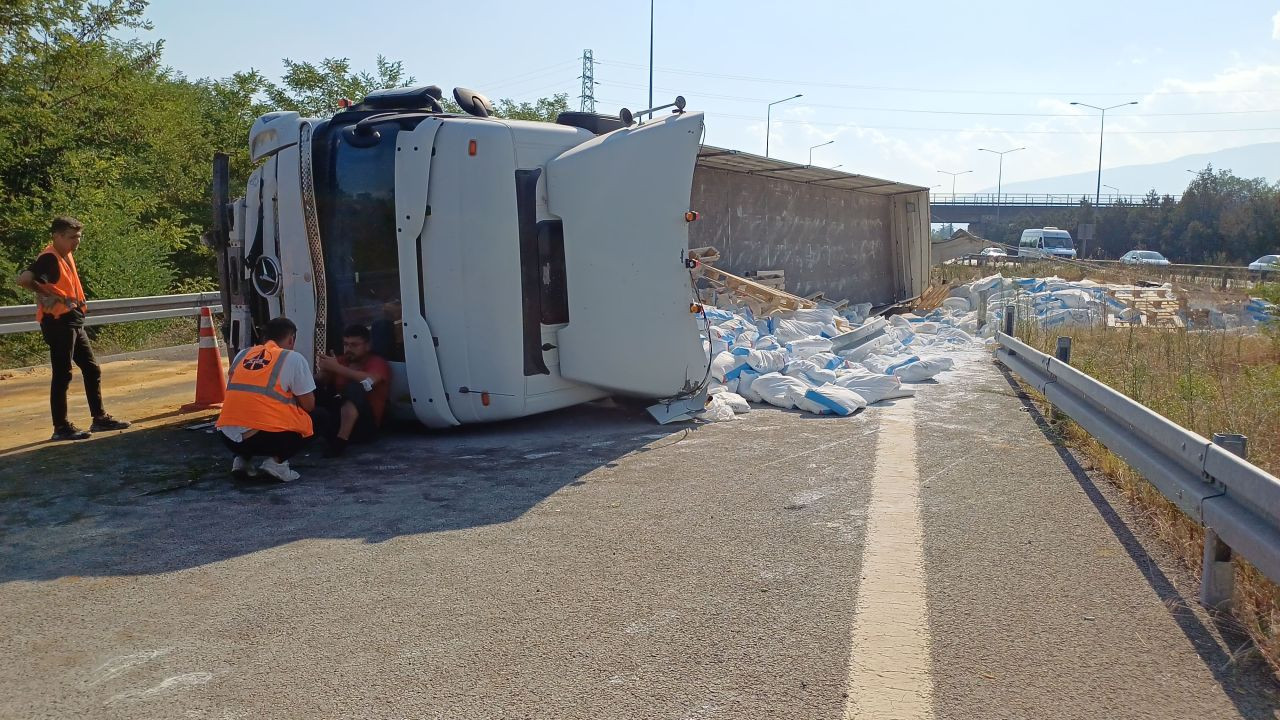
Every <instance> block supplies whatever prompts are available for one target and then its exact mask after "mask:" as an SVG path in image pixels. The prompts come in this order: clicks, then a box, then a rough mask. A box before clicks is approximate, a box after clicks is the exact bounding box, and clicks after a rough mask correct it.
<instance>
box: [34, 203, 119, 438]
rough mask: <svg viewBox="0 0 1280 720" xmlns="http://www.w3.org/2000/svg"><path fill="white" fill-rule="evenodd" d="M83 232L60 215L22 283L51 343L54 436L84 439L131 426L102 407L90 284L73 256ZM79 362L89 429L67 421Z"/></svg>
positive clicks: (47, 341) (100, 375)
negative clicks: (88, 321)
mask: <svg viewBox="0 0 1280 720" xmlns="http://www.w3.org/2000/svg"><path fill="white" fill-rule="evenodd" d="M83 232H84V224H83V223H81V222H80V221H79V220H76V219H75V218H72V217H66V216H62V217H56V218H54V219H53V225H52V227H50V229H49V234H50V241H49V245H48V247H46V248H45V249H44V251H43V252H41V253H40V256H39V257H37V258H36V261H35V262H33V263H31V266H30V267H28V268H27V269H26V270H24V271H23V272H22V274H21V275H19V276H18V284H19V285H21V286H22V287H24V288H26V289H28V290H30V291H32V292H34V293H35V294H36V322H38V323H40V333H41V334H42V335H43V336H44V341H45V343H46V344H47V345H48V346H49V365H50V366H51V367H52V369H53V380H52V381H51V382H50V385H49V411H50V413H51V414H52V415H53V437H52V438H51V439H52V440H83V439H85V438H87V437H89V432H102V431H106V430H123V429H125V428H127V427H129V423H127V422H124V421H123V420H117V419H115V418H113V417H111V416H110V415H108V414H107V411H106V410H105V409H103V407H102V370H101V369H100V368H99V367H98V361H97V360H96V359H95V358H94V357H93V348H92V347H90V345H89V335H88V334H87V333H86V332H85V331H84V312H85V297H84V286H82V285H81V284H80V273H79V272H78V271H77V270H76V261H75V257H74V256H73V255H72V253H74V252H75V250H76V248H78V247H80V241H81V238H82V235H83ZM73 362H74V363H75V364H76V365H77V366H78V367H79V368H80V374H81V375H82V376H83V377H84V394H85V398H86V399H87V400H88V401H89V412H90V414H92V415H93V424H91V425H90V426H89V432H85V431H84V430H81V429H80V428H78V427H76V426H75V425H74V424H73V423H71V421H69V420H68V419H67V388H68V387H70V386H71V364H72V363H73Z"/></svg>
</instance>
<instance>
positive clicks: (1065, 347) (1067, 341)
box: [1053, 337, 1071, 365]
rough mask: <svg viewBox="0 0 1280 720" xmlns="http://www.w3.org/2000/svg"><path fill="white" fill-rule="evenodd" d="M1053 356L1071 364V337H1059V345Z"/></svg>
mask: <svg viewBox="0 0 1280 720" xmlns="http://www.w3.org/2000/svg"><path fill="white" fill-rule="evenodd" d="M1053 356H1054V357H1056V358H1058V359H1059V360H1061V361H1062V362H1064V363H1066V364H1068V365H1070V364H1071V338H1069V337H1060V338H1058V347H1057V349H1056V350H1055V352H1054V353H1053Z"/></svg>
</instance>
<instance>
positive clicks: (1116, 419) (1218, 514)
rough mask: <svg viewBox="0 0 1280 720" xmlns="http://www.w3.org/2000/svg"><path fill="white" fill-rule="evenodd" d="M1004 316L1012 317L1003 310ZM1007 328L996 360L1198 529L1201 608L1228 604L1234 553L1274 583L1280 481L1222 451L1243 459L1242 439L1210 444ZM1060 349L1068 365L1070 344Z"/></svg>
mask: <svg viewBox="0 0 1280 720" xmlns="http://www.w3.org/2000/svg"><path fill="white" fill-rule="evenodd" d="M1006 316H1007V317H1008V318H1010V319H1011V318H1012V317H1013V314H1012V311H1011V310H1010V308H1006ZM1009 326H1010V323H1009V322H1008V321H1006V324H1005V330H1006V332H1002V333H997V334H996V340H997V342H998V344H999V347H998V348H997V350H996V356H997V359H998V360H999V361H1000V362H1001V363H1003V364H1004V365H1005V366H1006V367H1008V368H1009V369H1010V370H1012V371H1014V372H1015V373H1017V374H1018V376H1019V377H1021V378H1022V379H1023V381H1024V382H1026V383H1027V384H1028V385H1030V386H1032V387H1033V388H1035V389H1036V391H1037V392H1039V393H1040V394H1042V395H1044V397H1045V399H1047V400H1048V401H1049V402H1050V403H1052V405H1053V406H1054V408H1055V410H1057V411H1061V412H1062V413H1065V414H1066V415H1067V416H1069V417H1070V418H1071V419H1072V420H1074V421H1075V422H1076V423H1078V424H1079V425H1080V426H1081V427H1082V428H1084V429H1085V430H1086V431H1087V432H1088V433H1089V434H1090V435H1092V436H1093V437H1094V438H1096V439H1097V440H1098V441H1099V442H1101V443H1102V444H1103V445H1105V446H1106V447H1107V449H1108V450H1110V451H1111V452H1113V453H1115V454H1116V455H1118V456H1119V457H1120V458H1121V459H1123V460H1124V461H1125V462H1126V463H1128V464H1129V466H1131V467H1132V468H1133V469H1135V470H1137V471H1138V472H1139V473H1141V474H1142V476H1143V477H1145V478H1146V479H1147V480H1148V481H1149V482H1150V483H1151V484H1152V485H1153V486H1155V487H1156V488H1157V489H1158V490H1159V491H1160V493H1161V494H1163V495H1164V497H1165V498H1166V499H1168V500H1169V501H1170V502H1172V503H1173V504H1175V505H1177V506H1178V507H1179V508H1181V509H1182V511H1183V512H1185V513H1186V514H1187V515H1188V516H1189V517H1190V518H1192V519H1193V520H1195V521H1196V522H1198V523H1200V524H1201V525H1202V526H1204V528H1205V555H1204V558H1205V565H1204V571H1203V574H1202V576H1201V592H1200V596H1201V601H1202V602H1203V603H1205V604H1206V605H1209V606H1212V607H1223V606H1225V605H1226V604H1228V603H1229V602H1230V599H1231V592H1232V585H1233V580H1232V574H1231V573H1232V570H1231V568H1232V566H1231V563H1230V558H1231V552H1232V551H1233V550H1234V551H1236V552H1239V553H1240V554H1241V555H1242V556H1243V557H1244V558H1245V559H1247V560H1248V561H1249V562H1251V563H1253V565H1254V566H1255V567H1257V568H1258V569H1259V570H1260V571H1262V573H1263V574H1264V575H1266V576H1267V577H1268V578H1269V579H1270V580H1271V581H1272V582H1277V581H1280V479H1277V478H1276V477H1275V476H1274V475H1271V474H1270V473H1268V472H1266V471H1264V470H1262V469H1261V468H1258V467H1256V466H1254V465H1252V464H1250V463H1249V462H1248V461H1246V460H1245V459H1244V458H1242V457H1240V456H1238V455H1237V454H1235V453H1233V452H1231V451H1230V450H1228V449H1227V447H1226V446H1230V445H1232V444H1234V445H1236V447H1237V448H1238V450H1239V452H1240V454H1244V451H1245V439H1244V438H1243V436H1219V435H1215V437H1214V441H1213V442H1211V441H1209V440H1208V439H1206V438H1204V437H1202V436H1200V435H1198V434H1196V433H1194V432H1192V431H1190V430H1187V429H1186V428H1184V427H1181V426H1179V425H1177V424H1175V423H1173V422H1171V421H1169V420H1168V419H1167V418H1165V417H1163V416H1162V415H1160V414H1158V413H1156V412H1154V411H1152V410H1151V409H1150V408H1147V407H1146V406H1144V405H1141V404H1139V403H1137V402H1135V401H1134V400H1132V399H1130V398H1129V397H1127V396H1126V395H1124V394H1123V393H1120V392H1117V391H1116V390H1114V389H1112V388H1111V387H1109V386H1107V385H1104V384H1103V383H1101V382H1099V381H1097V380H1095V379H1094V378H1092V377H1090V376H1088V375H1086V374H1084V373H1082V372H1080V371H1079V370H1077V369H1075V368H1073V367H1071V365H1070V364H1069V363H1068V362H1064V361H1063V360H1061V359H1059V358H1056V357H1053V356H1050V355H1046V354H1044V353H1042V352H1040V351H1039V350H1036V349H1035V348H1032V347H1031V346H1029V345H1027V344H1026V343H1023V342H1021V341H1019V340H1018V339H1017V338H1014V337H1011V336H1010V335H1008V334H1006V333H1008V332H1010V331H1011V328H1010V327H1009ZM1062 340H1066V339H1065V338H1063V339H1062ZM1061 345H1062V343H1061V340H1060V349H1061ZM1065 346H1066V353H1065V356H1066V359H1067V360H1069V359H1070V341H1069V340H1067V342H1066V343H1065ZM1233 440H1234V441H1235V442H1234V443H1233Z"/></svg>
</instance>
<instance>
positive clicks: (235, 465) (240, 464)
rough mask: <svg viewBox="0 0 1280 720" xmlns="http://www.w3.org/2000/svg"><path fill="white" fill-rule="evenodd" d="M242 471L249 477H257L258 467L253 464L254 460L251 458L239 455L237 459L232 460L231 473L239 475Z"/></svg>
mask: <svg viewBox="0 0 1280 720" xmlns="http://www.w3.org/2000/svg"><path fill="white" fill-rule="evenodd" d="M241 473H243V474H245V475H248V476H249V477H257V476H258V468H256V467H254V466H253V461H252V460H250V459H249V458H242V457H240V456H239V455H237V456H236V458H235V460H232V461H231V474H232V475H239V474H241Z"/></svg>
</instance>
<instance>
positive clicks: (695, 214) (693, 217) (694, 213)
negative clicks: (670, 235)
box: [684, 210, 698, 222]
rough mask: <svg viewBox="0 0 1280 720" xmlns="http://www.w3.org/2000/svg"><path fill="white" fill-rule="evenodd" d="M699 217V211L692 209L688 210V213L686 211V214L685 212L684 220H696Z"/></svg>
mask: <svg viewBox="0 0 1280 720" xmlns="http://www.w3.org/2000/svg"><path fill="white" fill-rule="evenodd" d="M697 219H698V211H697V210H690V211H689V212H687V213H685V214H684V221H685V222H693V221H694V220H697Z"/></svg>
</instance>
